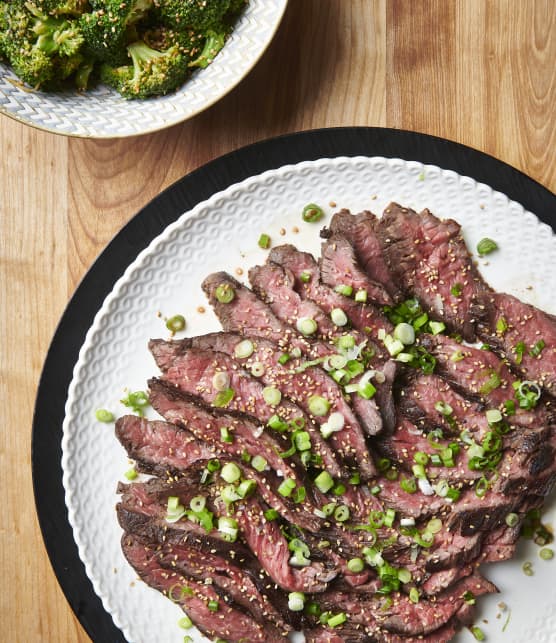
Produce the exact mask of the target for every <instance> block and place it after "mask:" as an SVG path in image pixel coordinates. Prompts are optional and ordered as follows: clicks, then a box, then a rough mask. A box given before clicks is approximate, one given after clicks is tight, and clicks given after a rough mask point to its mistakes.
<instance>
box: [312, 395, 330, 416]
mask: <svg viewBox="0 0 556 643" xmlns="http://www.w3.org/2000/svg"><path fill="white" fill-rule="evenodd" d="M307 403H308V406H309V411H310V412H311V413H312V414H313V415H314V416H316V417H322V416H323V415H326V414H327V413H328V411H329V410H330V406H331V405H330V402H329V401H328V400H327V399H326V398H325V397H322V396H321V395H311V396H310V397H309V399H308V400H307Z"/></svg>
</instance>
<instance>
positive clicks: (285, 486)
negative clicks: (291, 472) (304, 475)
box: [278, 478, 295, 498]
mask: <svg viewBox="0 0 556 643" xmlns="http://www.w3.org/2000/svg"><path fill="white" fill-rule="evenodd" d="M294 489H295V480H292V479H291V478H288V479H287V480H284V482H282V483H281V484H280V486H279V487H278V493H279V494H280V495H281V496H283V497H284V498H289V496H291V495H292V492H293V490H294Z"/></svg>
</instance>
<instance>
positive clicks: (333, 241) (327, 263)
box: [319, 233, 394, 306]
mask: <svg viewBox="0 0 556 643" xmlns="http://www.w3.org/2000/svg"><path fill="white" fill-rule="evenodd" d="M319 265H320V272H321V279H322V281H323V283H325V284H326V285H328V286H331V287H332V288H334V287H335V286H337V285H339V284H342V285H347V286H351V287H352V288H353V289H354V290H355V291H358V290H364V291H365V292H366V294H367V297H368V298H369V300H370V301H373V302H374V303H376V304H378V305H379V306H389V305H391V304H393V303H394V301H393V299H392V297H391V296H390V293H389V292H388V291H387V290H386V289H385V288H384V286H383V285H382V284H380V283H378V282H376V281H374V280H373V279H372V278H371V277H370V276H369V275H368V274H367V273H366V272H364V270H362V268H361V266H359V265H358V262H357V258H356V256H355V250H354V248H353V246H352V245H351V243H350V242H349V240H348V239H347V238H346V237H345V236H344V235H343V234H341V233H335V234H333V235H332V236H331V237H330V238H329V239H327V240H326V241H325V242H324V243H323V244H322V246H321V258H320V262H319Z"/></svg>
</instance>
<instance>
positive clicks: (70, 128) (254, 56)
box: [0, 0, 287, 138]
mask: <svg viewBox="0 0 556 643" xmlns="http://www.w3.org/2000/svg"><path fill="white" fill-rule="evenodd" d="M286 5H287V0H249V4H248V5H247V7H246V9H245V11H244V12H243V14H242V15H241V17H240V18H239V20H238V22H237V24H236V26H235V27H234V30H233V32H232V34H231V36H230V38H229V39H228V41H227V42H226V46H225V47H224V49H222V51H221V52H220V53H219V54H218V56H216V58H215V59H214V62H213V63H212V64H211V65H209V66H208V67H207V68H206V69H201V70H197V71H195V73H194V74H193V75H192V76H191V78H190V79H189V80H188V81H187V82H186V83H185V84H184V85H183V87H182V88H181V89H179V90H178V91H177V92H175V93H173V94H168V95H167V96H161V97H157V98H150V99H147V100H126V99H125V98H122V97H121V96H120V94H118V92H116V91H115V90H113V89H109V88H107V87H105V86H99V87H97V88H95V89H93V90H91V91H88V92H84V93H80V92H77V91H65V92H59V93H54V92H41V91H34V90H32V89H30V88H29V87H27V86H24V85H23V84H22V82H21V81H20V80H19V79H18V78H17V76H16V75H15V74H14V73H13V71H12V70H11V68H10V67H8V65H6V64H4V63H2V62H0V113H2V112H3V113H5V114H7V115H8V116H12V117H13V118H15V119H16V120H19V121H22V122H23V123H26V124H27V125H33V126H34V127H38V128H40V129H45V130H48V131H50V132H54V133H56V134H67V135H70V136H79V137H86V138H116V137H124V136H136V135H138V134H147V133H148V132H155V131H158V130H161V129H164V128H165V127H170V126H171V125H175V124H176V123H181V122H182V121H184V120H186V119H188V118H191V117H192V116H195V114H198V113H199V112H202V111H203V110H204V109H206V108H207V107H210V106H211V105H212V104H213V103H215V102H216V101H217V100H219V99H220V98H222V97H223V96H224V95H225V94H227V93H228V92H229V91H230V90H231V89H232V88H233V87H235V86H236V85H237V84H238V83H239V82H240V81H241V80H242V78H244V77H245V76H246V75H247V74H248V73H249V71H250V70H251V69H252V68H253V67H254V65H255V63H256V62H257V61H258V60H259V58H260V57H261V56H262V54H263V52H264V51H265V49H266V48H267V47H268V45H269V44H270V42H271V40H272V38H273V36H274V34H275V32H276V30H277V29H278V25H279V24H280V21H281V20H282V16H283V14H284V11H285V9H286Z"/></svg>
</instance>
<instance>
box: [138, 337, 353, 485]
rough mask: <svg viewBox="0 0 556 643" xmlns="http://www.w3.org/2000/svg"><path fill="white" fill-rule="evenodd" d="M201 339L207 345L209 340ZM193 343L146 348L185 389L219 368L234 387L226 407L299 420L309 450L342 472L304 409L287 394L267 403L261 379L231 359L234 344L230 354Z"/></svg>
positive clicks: (154, 343) (159, 343)
mask: <svg viewBox="0 0 556 643" xmlns="http://www.w3.org/2000/svg"><path fill="white" fill-rule="evenodd" d="M234 337H235V336H234ZM239 341H241V340H240V339H235V343H234V346H235V345H237V343H239ZM203 343H204V344H206V345H207V346H208V345H209V342H203ZM194 344H195V340H194V339H193V340H191V339H187V338H186V339H183V340H179V341H165V340H162V339H155V340H151V341H150V342H149V349H150V351H151V353H152V355H153V356H154V359H155V361H156V363H157V365H158V366H159V368H160V369H161V370H162V372H163V374H164V377H163V379H164V380H166V381H169V382H171V383H172V384H174V385H176V386H178V387H179V388H180V389H181V390H184V391H187V390H188V389H189V390H191V388H193V387H195V388H196V387H197V382H198V381H199V378H200V377H203V378H204V379H208V378H210V374H211V372H212V371H213V370H214V374H216V372H217V368H218V369H220V370H221V372H225V373H227V374H228V376H229V377H230V384H229V385H230V387H231V388H232V389H233V391H234V397H233V398H232V399H231V401H230V403H229V405H228V407H227V408H230V409H232V410H236V411H239V412H242V413H247V414H249V415H251V416H254V417H257V418H258V419H259V420H261V422H263V423H265V424H266V423H267V422H268V420H269V419H270V418H271V417H272V416H273V415H277V416H278V417H279V418H280V419H282V420H284V421H285V422H290V421H292V420H293V421H296V422H298V423H299V424H300V425H303V427H304V429H305V430H306V431H308V432H309V434H310V438H311V450H312V452H313V453H315V454H316V455H317V456H319V457H320V458H321V459H322V462H323V466H325V467H326V469H327V470H328V471H329V472H330V474H331V475H333V476H338V477H341V476H343V475H344V474H345V469H344V467H343V466H342V463H341V462H339V461H338V458H337V457H336V454H335V453H334V451H333V450H332V448H331V446H330V445H329V444H328V442H327V441H326V440H325V439H324V438H323V437H322V435H321V433H320V430H319V428H318V425H317V424H316V423H315V422H314V421H313V420H312V419H311V418H310V417H309V415H308V414H307V413H305V411H303V410H302V409H301V408H300V407H299V406H297V405H296V404H294V403H293V402H292V401H291V400H289V399H287V398H282V399H281V400H280V403H279V404H278V405H276V406H271V405H269V404H267V403H266V401H265V399H264V395H263V389H264V386H263V384H262V383H261V380H259V379H257V378H255V377H253V376H252V375H251V374H250V373H249V372H248V371H247V370H245V369H243V368H242V366H241V364H239V363H238V361H236V360H235V359H233V355H234V351H233V348H232V350H231V351H230V353H231V354H230V353H227V352H218V351H215V350H212V348H209V347H203V348H197V347H196V346H195V345H194ZM207 362H208V364H207ZM205 366H206V368H205ZM190 369H192V370H190ZM192 373H193V375H192ZM211 385H212V380H211Z"/></svg>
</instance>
